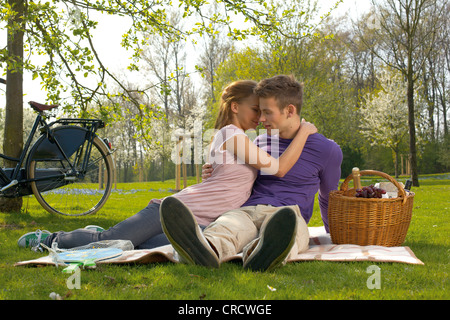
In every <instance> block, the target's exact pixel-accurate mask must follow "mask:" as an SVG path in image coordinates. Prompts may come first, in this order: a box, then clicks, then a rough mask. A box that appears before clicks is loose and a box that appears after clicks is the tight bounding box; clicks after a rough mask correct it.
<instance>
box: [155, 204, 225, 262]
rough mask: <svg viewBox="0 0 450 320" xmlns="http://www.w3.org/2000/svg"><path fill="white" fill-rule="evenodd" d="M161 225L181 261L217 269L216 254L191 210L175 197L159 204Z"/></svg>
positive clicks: (217, 260)
mask: <svg viewBox="0 0 450 320" xmlns="http://www.w3.org/2000/svg"><path fill="white" fill-rule="evenodd" d="M160 216H161V225H162V228H163V230H164V233H165V234H166V236H167V238H168V239H169V241H170V243H171V244H172V246H173V248H174V249H175V250H176V252H177V253H178V254H179V256H180V257H181V259H180V260H181V261H183V262H186V263H189V264H198V265H202V266H206V267H213V268H218V267H219V259H218V258H217V255H216V253H215V252H214V250H213V249H212V248H211V246H210V245H209V243H208V241H207V240H206V239H205V238H204V236H203V234H202V230H201V229H200V226H199V225H198V224H197V221H196V220H195V217H194V215H193V214H192V212H191V210H189V208H188V207H187V206H186V205H185V204H184V203H183V202H181V201H180V200H179V199H177V198H176V197H167V198H165V199H164V200H163V201H162V203H161V208H160Z"/></svg>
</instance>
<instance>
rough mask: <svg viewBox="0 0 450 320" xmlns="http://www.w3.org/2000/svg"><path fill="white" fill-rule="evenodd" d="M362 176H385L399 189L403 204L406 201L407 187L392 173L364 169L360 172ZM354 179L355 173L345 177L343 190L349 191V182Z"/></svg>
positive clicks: (342, 185)
mask: <svg viewBox="0 0 450 320" xmlns="http://www.w3.org/2000/svg"><path fill="white" fill-rule="evenodd" d="M360 175H361V176H380V177H383V178H385V179H387V180H389V181H390V182H392V183H393V184H394V185H395V186H396V187H397V189H398V192H399V197H403V204H405V203H406V191H405V189H403V188H402V186H401V185H400V184H399V183H398V182H397V180H395V179H394V178H392V177H391V176H390V175H388V174H386V173H384V172H381V171H376V170H362V171H361V172H360ZM352 179H353V175H352V174H350V175H349V176H348V177H347V178H345V180H344V182H342V184H341V188H340V190H341V191H347V190H348V183H349V182H350V180H352Z"/></svg>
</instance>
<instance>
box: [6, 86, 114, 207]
mask: <svg viewBox="0 0 450 320" xmlns="http://www.w3.org/2000/svg"><path fill="white" fill-rule="evenodd" d="M3 81H4V80H3ZM3 81H0V82H3ZM29 104H30V106H31V108H33V109H34V110H35V111H36V112H37V116H36V120H35V122H34V124H33V127H32V129H31V132H30V134H29V136H28V139H27V141H26V143H25V145H24V148H23V151H22V153H21V155H20V157H19V158H13V157H9V156H6V155H3V154H0V157H1V158H4V159H7V160H9V161H12V162H15V163H17V165H16V166H15V167H13V168H0V196H1V197H8V198H16V197H22V196H26V195H31V194H34V196H35V197H36V199H37V201H38V202H39V203H40V204H41V205H42V207H44V208H45V209H46V210H47V211H49V212H51V213H58V214H63V215H69V216H81V215H86V214H93V213H95V212H97V211H98V210H100V209H101V208H102V206H103V205H104V204H105V202H106V200H107V199H108V197H109V195H110V194H111V187H112V178H113V159H112V156H111V154H112V152H113V151H112V149H111V145H110V143H109V142H108V140H107V139H100V138H99V137H98V136H97V135H96V131H97V130H98V129H100V128H103V127H104V126H105V124H104V122H103V121H102V120H98V119H68V118H64V119H58V120H56V121H53V122H51V123H47V121H46V120H47V111H49V110H52V109H54V108H57V107H58V105H45V104H40V103H36V102H33V101H31V102H29ZM38 132H39V133H38ZM36 134H40V136H39V137H38V139H37V140H36V142H34V143H33V144H32V141H33V138H34V137H35V135H36Z"/></svg>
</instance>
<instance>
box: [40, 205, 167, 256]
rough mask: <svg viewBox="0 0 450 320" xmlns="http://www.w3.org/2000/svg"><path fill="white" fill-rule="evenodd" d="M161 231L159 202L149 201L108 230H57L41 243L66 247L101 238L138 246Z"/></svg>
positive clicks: (100, 239)
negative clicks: (127, 242) (125, 241)
mask: <svg viewBox="0 0 450 320" xmlns="http://www.w3.org/2000/svg"><path fill="white" fill-rule="evenodd" d="M161 233H163V231H162V228H161V222H160V218H159V204H158V203H151V204H149V205H148V206H147V207H146V208H144V209H142V210H141V211H139V212H138V213H136V214H135V215H133V216H131V217H129V218H127V219H126V220H124V221H122V222H119V223H118V224H116V225H115V226H114V227H111V228H109V229H108V230H105V231H102V232H99V231H94V230H86V229H77V230H74V231H71V232H64V231H59V232H55V233H53V234H52V235H50V236H48V237H47V238H46V239H45V240H44V241H43V243H44V244H45V245H47V246H48V247H51V244H52V243H53V242H57V243H58V247H59V248H61V249H68V248H74V247H78V246H83V245H86V244H89V243H91V242H97V241H103V240H130V241H131V242H132V243H133V245H134V246H135V247H138V246H139V245H140V244H141V243H143V242H145V241H147V240H148V239H150V238H152V237H154V236H156V235H159V234H161Z"/></svg>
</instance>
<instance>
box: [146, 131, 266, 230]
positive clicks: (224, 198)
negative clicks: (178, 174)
mask: <svg viewBox="0 0 450 320" xmlns="http://www.w3.org/2000/svg"><path fill="white" fill-rule="evenodd" d="M240 134H244V135H245V133H244V131H243V130H242V129H239V128H238V127H236V126H234V125H228V126H225V127H223V128H222V129H220V130H219V131H218V132H217V133H216V134H215V135H214V139H213V141H212V145H211V149H210V157H209V162H210V163H211V165H212V167H213V169H214V170H213V173H212V175H211V177H209V178H208V179H207V180H205V181H203V182H202V183H199V184H196V185H192V186H189V187H187V188H185V189H183V190H181V191H180V192H178V193H177V194H175V195H174V197H177V198H178V199H180V200H181V201H182V202H183V203H184V204H186V205H187V206H188V207H189V209H191V211H192V213H193V214H194V216H195V217H196V220H197V223H198V224H199V225H203V226H207V225H209V224H210V223H211V222H213V221H214V220H216V219H217V218H218V217H219V216H220V215H221V214H222V213H224V212H226V211H228V210H232V209H237V208H239V207H240V206H241V205H242V204H243V203H244V202H245V201H247V199H248V197H250V194H251V192H252V187H253V182H254V181H255V179H256V175H257V170H256V169H255V168H253V167H251V166H250V165H248V164H245V163H243V162H242V161H240V160H238V159H237V158H236V156H235V155H234V154H232V153H231V152H229V151H228V150H223V149H222V146H223V143H224V142H226V141H227V140H229V139H230V138H232V137H234V136H235V135H240ZM160 201H161V200H157V199H153V200H152V201H151V202H160Z"/></svg>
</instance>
